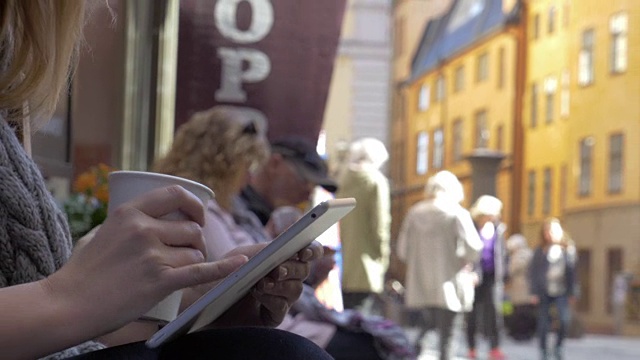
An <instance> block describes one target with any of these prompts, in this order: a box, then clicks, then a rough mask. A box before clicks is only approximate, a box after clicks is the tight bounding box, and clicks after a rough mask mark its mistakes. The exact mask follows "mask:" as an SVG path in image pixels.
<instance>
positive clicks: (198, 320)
mask: <svg viewBox="0 0 640 360" xmlns="http://www.w3.org/2000/svg"><path fill="white" fill-rule="evenodd" d="M355 206H356V201H355V199H353V198H346V199H332V200H328V201H325V202H322V203H320V204H318V205H317V206H316V207H314V208H313V209H311V210H309V211H308V212H307V213H306V214H304V215H303V216H302V217H301V218H300V220H298V221H297V222H295V223H294V224H293V225H291V226H290V227H289V228H288V229H287V230H286V231H284V232H283V233H282V234H280V236H278V237H277V238H275V239H274V240H273V241H272V242H270V243H269V245H267V246H266V247H265V248H264V249H262V250H261V251H260V252H258V253H257V254H256V255H255V256H253V257H252V258H251V259H249V261H248V262H247V263H245V264H244V265H242V266H241V267H239V268H238V269H237V270H236V271H234V272H233V273H231V274H229V276H227V277H226V278H225V279H224V280H222V281H221V282H220V283H219V284H218V285H216V286H215V287H214V288H213V289H211V290H209V292H207V293H206V294H204V295H203V296H202V297H200V299H198V300H197V301H196V302H194V303H193V304H191V306H189V307H188V308H186V309H185V310H184V311H183V312H182V313H180V314H179V315H178V317H176V319H175V320H173V321H171V322H170V323H169V324H167V325H166V326H165V327H163V328H162V329H160V330H159V331H158V332H156V333H155V334H153V336H151V338H149V340H147V342H146V345H147V347H149V348H156V347H158V346H160V345H162V344H164V343H165V342H167V341H169V340H172V339H174V338H176V337H178V336H180V335H183V334H185V333H190V332H194V331H197V330H199V329H201V328H203V327H205V326H207V325H209V324H211V323H212V322H213V321H214V320H215V319H217V318H218V317H219V316H220V315H222V313H224V312H225V311H226V310H227V309H229V307H231V305H233V304H235V303H236V302H237V301H238V300H239V299H240V298H242V297H243V296H244V295H246V294H247V293H248V292H249V290H250V289H251V288H252V287H253V286H254V285H255V284H256V283H257V282H258V281H259V280H260V279H262V278H263V277H265V276H266V275H267V274H269V272H271V271H272V270H273V269H275V268H276V266H278V265H280V264H282V263H283V262H285V261H286V260H288V259H289V258H291V257H292V256H293V255H295V253H297V252H298V251H300V250H302V249H303V248H304V247H305V246H307V245H309V244H310V243H311V242H312V241H313V240H315V238H316V237H318V236H319V235H320V234H322V233H323V232H325V231H326V230H327V229H328V228H329V227H331V225H333V224H335V223H336V222H338V220H340V219H341V218H342V217H344V216H345V215H346V214H347V213H349V212H350V211H351V210H353V208H354V207H355Z"/></svg>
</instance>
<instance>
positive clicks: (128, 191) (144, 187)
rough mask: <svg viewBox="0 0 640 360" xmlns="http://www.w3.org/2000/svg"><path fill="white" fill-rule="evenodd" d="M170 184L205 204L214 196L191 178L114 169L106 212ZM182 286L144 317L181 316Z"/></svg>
mask: <svg viewBox="0 0 640 360" xmlns="http://www.w3.org/2000/svg"><path fill="white" fill-rule="evenodd" d="M171 185H180V186H182V187H183V188H185V189H186V190H188V191H190V192H191V193H193V194H194V195H195V196H196V197H198V199H200V201H201V202H202V204H203V205H205V206H206V204H207V202H208V201H209V200H211V199H212V198H213V197H214V193H213V191H212V190H211V189H209V188H208V187H206V186H204V185H202V184H200V183H198V182H195V181H191V180H188V179H184V178H181V177H177V176H171V175H165V174H159V173H153V172H144V171H114V172H111V173H109V206H108V210H107V213H108V214H111V213H112V212H113V211H114V210H115V209H116V208H117V207H118V206H120V205H121V204H123V203H125V202H127V201H129V200H132V199H134V198H135V197H138V196H140V195H142V194H144V193H146V192H149V191H151V190H154V189H158V188H163V187H167V186H171ZM186 218H187V217H186V216H185V215H184V214H183V213H181V212H179V211H176V212H173V213H170V214H167V215H165V216H163V217H162V219H167V220H184V219H186ZM181 300H182V290H178V291H175V292H173V293H172V294H171V295H169V296H167V297H166V298H165V299H163V300H162V301H160V302H159V303H158V304H157V305H156V306H154V307H153V308H152V309H151V310H149V312H147V313H146V314H144V315H143V316H142V318H141V320H146V321H154V322H159V323H167V322H170V321H172V320H173V319H175V318H176V316H178V310H179V309H180V301H181Z"/></svg>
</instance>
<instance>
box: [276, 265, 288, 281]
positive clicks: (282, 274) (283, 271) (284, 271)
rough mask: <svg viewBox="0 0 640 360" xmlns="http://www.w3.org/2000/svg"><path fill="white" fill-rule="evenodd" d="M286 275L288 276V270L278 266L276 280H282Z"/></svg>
mask: <svg viewBox="0 0 640 360" xmlns="http://www.w3.org/2000/svg"><path fill="white" fill-rule="evenodd" d="M288 274H289V270H288V269H287V268H286V267H284V266H280V268H278V278H279V279H282V278H284V277H285V276H287V275H288Z"/></svg>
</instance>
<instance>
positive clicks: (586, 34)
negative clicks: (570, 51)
mask: <svg viewBox="0 0 640 360" xmlns="http://www.w3.org/2000/svg"><path fill="white" fill-rule="evenodd" d="M594 47H595V30H593V29H587V30H585V31H583V32H582V45H581V48H580V54H579V56H578V84H580V85H582V86H587V85H590V84H592V83H593V81H594Z"/></svg>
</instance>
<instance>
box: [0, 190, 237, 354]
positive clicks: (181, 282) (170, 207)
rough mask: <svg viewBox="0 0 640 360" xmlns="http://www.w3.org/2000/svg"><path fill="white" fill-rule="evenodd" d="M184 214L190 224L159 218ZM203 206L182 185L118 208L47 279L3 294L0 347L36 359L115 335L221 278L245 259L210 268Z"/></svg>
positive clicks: (214, 263)
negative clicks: (180, 294)
mask: <svg viewBox="0 0 640 360" xmlns="http://www.w3.org/2000/svg"><path fill="white" fill-rule="evenodd" d="M178 210H179V211H182V212H183V213H185V215H187V217H188V218H190V219H192V221H165V220H159V219H158V218H159V217H162V216H163V215H166V214H168V213H171V212H174V211H178ZM203 222H204V212H203V208H202V204H201V203H200V201H199V200H198V199H197V198H195V197H194V196H193V195H190V194H189V193H188V192H187V191H186V190H184V189H183V188H181V187H177V186H173V187H168V188H164V189H158V190H155V191H151V192H149V193H147V194H145V195H143V196H140V197H138V198H136V199H134V200H133V201H131V202H129V203H126V204H124V205H122V206H120V207H119V208H118V209H116V210H115V211H114V213H113V214H112V215H110V216H109V218H108V219H107V220H106V221H105V222H104V224H103V225H102V226H101V227H100V229H99V230H98V231H97V232H96V234H95V237H94V238H93V239H92V240H91V241H89V242H88V243H86V244H85V245H84V246H82V247H81V248H79V249H77V250H76V251H74V253H73V255H72V256H71V258H70V259H69V261H68V262H67V263H66V264H65V265H64V266H63V267H62V268H61V269H60V270H58V271H57V272H55V273H54V274H52V275H51V276H49V277H48V278H46V279H44V280H41V281H38V282H33V283H28V284H24V285H17V286H11V287H7V288H3V289H0V309H2V310H1V311H0V324H1V325H0V349H2V350H1V351H2V357H5V358H8V359H33V358H37V357H40V356H44V355H47V354H50V353H53V352H55V351H59V350H63V349H65V348H68V347H70V346H73V345H77V344H79V343H81V342H84V341H86V340H89V339H93V338H95V337H97V336H100V335H103V334H106V333H108V332H111V331H114V330H116V329H118V328H120V327H122V326H124V325H125V324H128V323H129V322H131V321H133V320H135V319H137V318H138V317H139V316H140V315H141V314H143V313H145V312H146V311H148V310H149V309H151V307H153V306H154V305H155V304H156V303H158V302H159V301H160V300H161V299H162V298H164V297H166V296H167V295H169V294H170V293H172V292H173V291H175V290H178V289H182V288H185V287H190V286H194V285H197V284H201V283H207V282H211V281H214V280H217V279H221V278H223V277H225V276H227V275H228V274H230V273H231V272H232V271H233V270H235V269H236V268H237V267H238V266H240V265H241V264H243V263H244V262H246V261H247V258H246V257H244V256H234V257H230V258H227V259H225V260H223V261H219V262H213V263H206V262H204V260H205V254H206V250H205V247H204V242H203V239H202V231H201V226H202V224H203Z"/></svg>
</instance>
